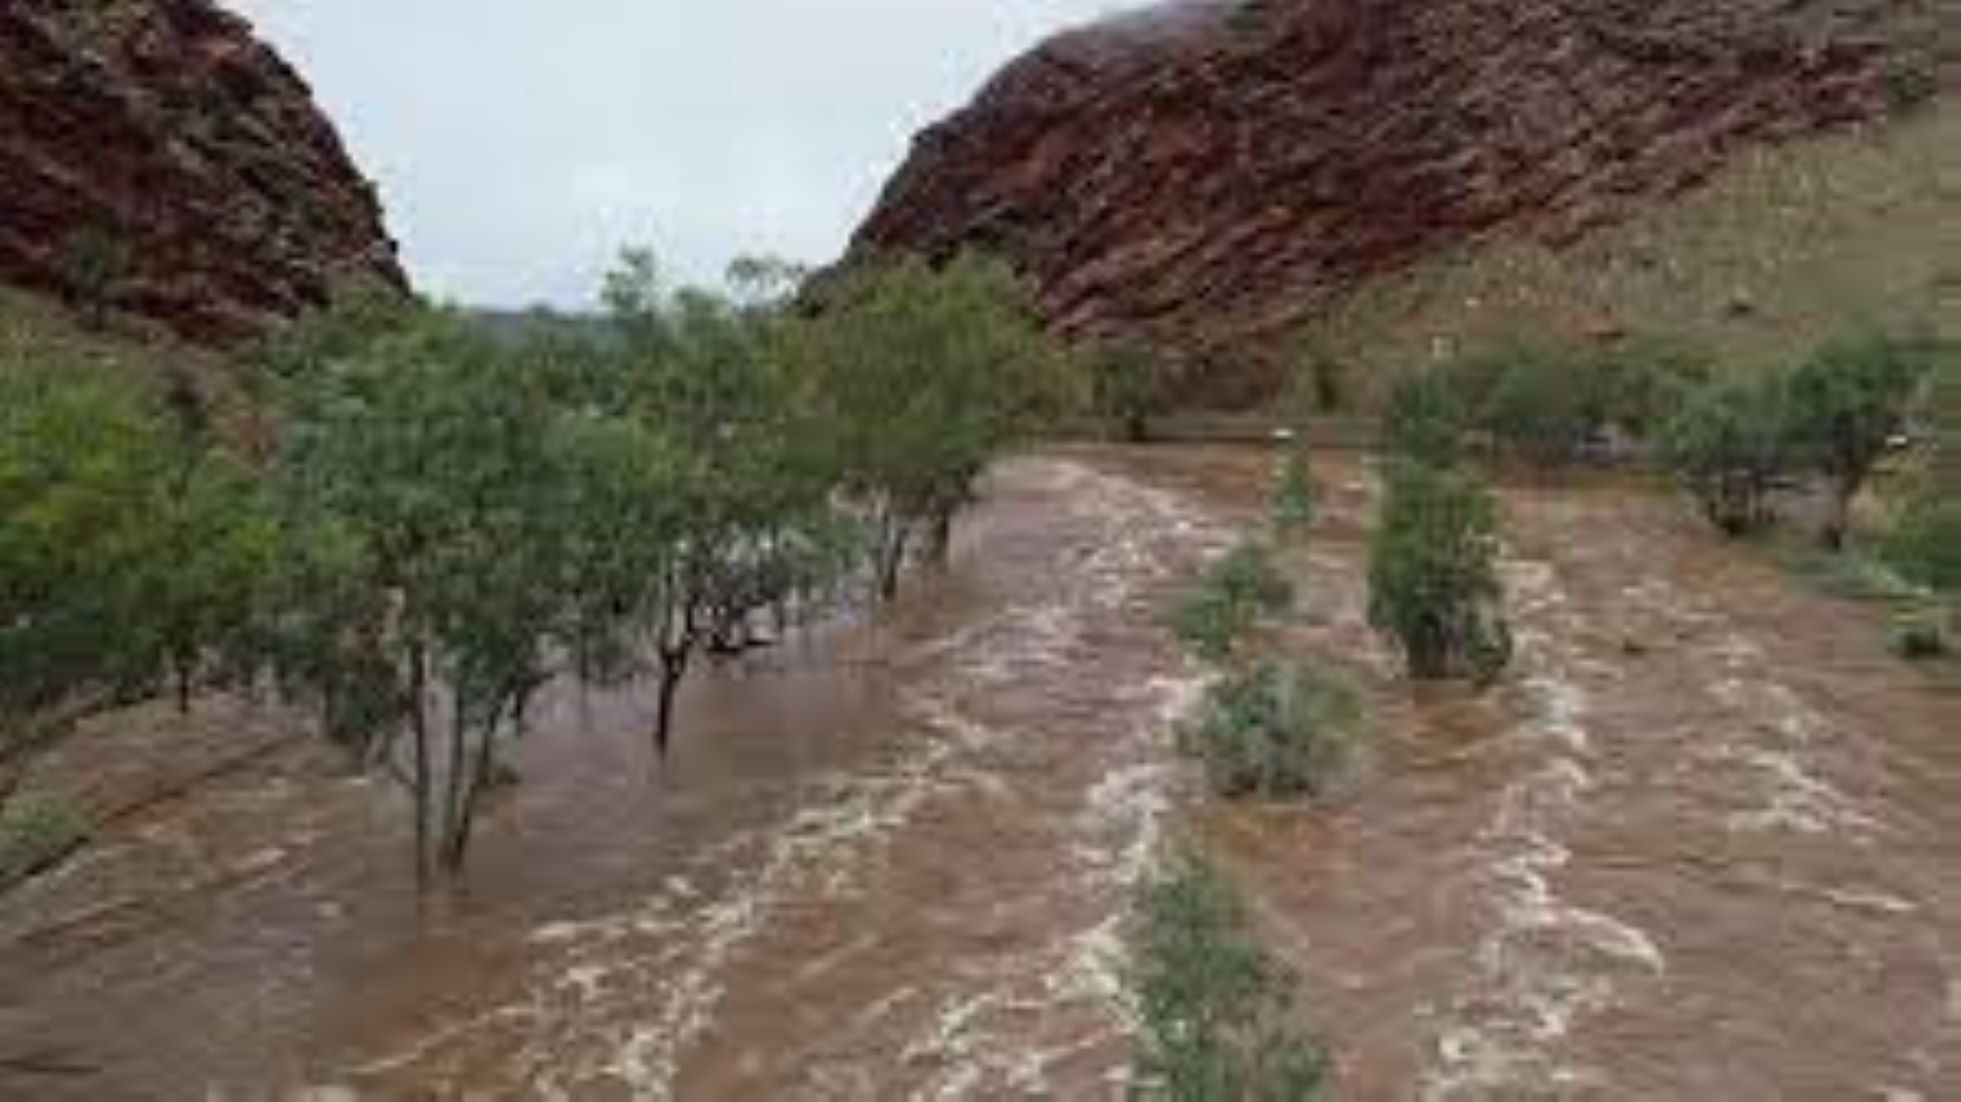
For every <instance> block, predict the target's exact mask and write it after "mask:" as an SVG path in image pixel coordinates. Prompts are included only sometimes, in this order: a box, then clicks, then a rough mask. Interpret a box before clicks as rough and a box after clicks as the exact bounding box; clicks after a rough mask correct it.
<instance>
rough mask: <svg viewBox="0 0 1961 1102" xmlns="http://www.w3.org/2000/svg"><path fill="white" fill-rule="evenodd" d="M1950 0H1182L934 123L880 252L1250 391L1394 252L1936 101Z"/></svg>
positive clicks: (1049, 48) (1636, 197) (892, 192)
mask: <svg viewBox="0 0 1961 1102" xmlns="http://www.w3.org/2000/svg"><path fill="white" fill-rule="evenodd" d="M1940 2H1941V0H1796V2H1789V0H1724V2H1722V3H1710V2H1708V0H1247V2H1238V3H1235V2H1207V0H1189V2H1184V3H1173V4H1166V5H1159V6H1156V7H1152V8H1148V9H1145V10H1143V11H1141V12H1139V13H1136V14H1132V15H1127V16H1123V17H1119V18H1115V19H1112V20H1108V21H1106V22H1104V23H1101V24H1098V25H1095V26H1092V27H1089V28H1087V29H1084V30H1080V31H1076V32H1072V33H1069V34H1066V35H1063V36H1061V37H1059V38H1056V39H1054V40H1052V41H1050V42H1048V43H1046V44H1044V45H1043V46H1041V47H1040V48H1039V49H1037V50H1035V51H1034V52H1033V53H1032V54H1030V55H1028V56H1026V57H1024V58H1022V59H1020V60H1018V61H1016V62H1015V63H1013V64H1012V65H1010V66H1009V67H1008V68H1007V69H1006V70H1005V71H1004V72H1002V73H1001V74H1000V75H999V76H997V77H996V78H995V79H994V80H993V81H992V82H991V83H989V84H988V85H987V87H986V88H984V89H983V90H982V91H981V93H980V94H979V96H978V98H977V99H976V100H975V101H974V102H973V103H972V104H971V105H970V106H969V107H967V108H966V109H965V110H963V111H961V112H959V113H958V114H957V115H955V116H954V117H952V118H951V119H949V120H947V121H945V122H944V123H942V124H940V125H938V126H935V127H933V128H932V129H930V130H928V131H927V132H925V133H924V134H922V135H921V136H920V137H919V138H918V139H917V141H916V144H915V148H914V150H913V154H912V157H911V159H910V160H909V162H908V163H907V164H906V165H905V166H904V168H903V169H902V170H901V171H900V173H899V174H898V176H897V177H896V178H895V179H894V180H892V181H891V183H890V184H889V185H888V187H887V190H886V192H885V195H884V196H883V198H882V200H881V202H880V203H879V205H878V207H877V209H876V210H875V211H874V213H873V214H872V216H871V217H870V219H869V220H868V221H867V222H866V223H865V225H864V226H863V227H862V228H861V229H860V231H859V234H858V237H857V241H856V245H855V248H856V250H857V251H858V252H859V253H861V254H862V253H865V252H871V251H878V250H886V249H912V250H920V251H925V252H927V253H930V254H933V255H944V254H946V253H948V252H950V251H952V250H955V249H957V248H959V247H961V246H965V245H974V246H980V247H984V248H987V249H990V250H994V251H997V252H999V253H1002V254H1004V255H1006V256H1007V257H1009V258H1010V259H1012V260H1014V261H1015V262H1016V263H1017V264H1019V265H1020V266H1021V267H1022V268H1023V269H1024V270H1025V271H1027V272H1028V273H1030V274H1031V275H1032V277H1033V279H1034V281H1035V283H1036V285H1037V287H1038V289H1039V293H1040V299H1041V306H1042V309H1043V311H1044V312H1045V313H1046V315H1047V316H1048V317H1049V318H1050V320H1052V321H1053V322H1054V323H1055V324H1056V326H1057V327H1058V328H1059V329H1060V330H1062V331H1063V332H1064V333H1066V334H1071V335H1100V334H1107V333H1131V334H1140V333H1141V334H1143V335H1145V336H1147V337H1149V338H1150V339H1152V340H1153V341H1154V342H1155V343H1157V344H1158V345H1160V346H1161V347H1165V348H1169V349H1172V350H1175V352H1176V353H1177V355H1176V360H1177V367H1178V374H1179V376H1180V379H1181V385H1180V386H1179V387H1178V388H1177V389H1178V395H1177V396H1178V397H1181V398H1183V399H1185V400H1187V401H1192V400H1197V401H1203V402H1206V403H1211V404H1221V405H1232V404H1240V403H1244V402H1249V401H1254V400H1257V399H1258V398H1259V397H1261V396H1262V394H1263V393H1264V392H1265V391H1267V390H1270V389H1271V387H1272V385H1273V383H1274V381H1275V380H1276V378H1277V377H1278V372H1277V369H1276V364H1277V362H1278V356H1279V350H1280V349H1281V348H1282V347H1283V345H1285V344H1286V343H1287V342H1288V341H1289V340H1291V339H1292V335H1293V334H1295V333H1297V332H1298V331H1299V329H1300V328H1301V326H1302V325H1303V324H1304V323H1305V322H1306V321H1307V320H1308V319H1310V318H1312V317H1314V316H1316V315H1317V314H1318V313H1319V312H1321V311H1322V310H1324V309H1326V308H1327V307H1328V306H1329V305H1330V304H1331V303H1332V302H1333V301H1335V300H1337V299H1339V298H1340V297H1342V296H1344V295H1346V294H1348V293H1350V292H1352V291H1354V290H1355V289H1356V288H1358V287H1360V286H1361V285H1363V284H1364V283H1365V282H1367V281H1369V280H1370V279H1371V278H1372V277H1374V276H1377V275H1379V274H1382V273H1385V272H1391V271H1399V270H1402V269H1405V268H1407V267H1408V266H1410V265H1412V264H1413V263H1415V262H1417V261H1419V260H1421V259H1423V258H1426V257H1434V256H1437V255H1439V254H1442V253H1446V252H1449V251H1451V250H1453V249H1454V248H1457V247H1461V246H1467V245H1473V244H1476V243H1478V242H1483V241H1487V240H1491V239H1493V238H1495V237H1500V236H1502V237H1506V238H1510V239H1518V238H1521V237H1522V238H1528V239H1531V240H1534V241H1536V242H1539V243H1542V244H1544V245H1546V246H1548V247H1551V248H1554V249H1559V248H1564V247H1566V246H1568V245H1570V244H1572V243H1574V242H1577V241H1579V240H1581V239H1583V238H1586V237H1588V236H1589V235H1591V234H1592V233H1593V232H1594V231H1595V230H1597V229H1599V228H1601V227H1603V226H1608V225H1613V224H1616V223H1618V222H1621V221H1623V220H1625V219H1626V218H1627V217H1629V216H1630V214H1631V213H1633V212H1635V211H1638V210H1640V209H1641V208H1643V207H1646V206H1651V205H1653V204H1655V203H1656V202H1657V201H1660V200H1666V199H1671V198H1673V197H1676V196H1679V195H1682V194H1683V193H1685V192H1688V191H1690V190H1692V189H1696V188H1697V187H1698V186H1699V185H1701V184H1703V183H1704V182H1705V181H1707V180H1709V179H1710V178H1711V177H1712V176H1713V175H1715V174H1716V173H1717V172H1718V171H1719V170H1720V169H1722V168H1723V167H1724V166H1725V165H1726V163H1728V162H1730V161H1732V160H1733V159H1735V158H1736V157H1738V155H1739V154H1740V153H1742V152H1744V151H1746V150H1749V149H1752V148H1762V147H1764V146H1767V145H1772V144H1781V143H1787V142H1790V141H1792V140H1793V139H1798V138H1802V137H1807V136H1811V135H1816V134H1821V133H1824V132H1828V131H1838V130H1846V129H1848V128H1856V127H1857V126H1858V124H1861V123H1865V122H1869V121H1873V120H1879V119H1883V118H1887V117H1890V116H1892V115H1894V114H1898V113H1904V112H1908V111H1912V110H1915V109H1916V108H1918V107H1920V106H1924V105H1925V104H1926V103H1928V102H1929V101H1931V100H1934V99H1936V98H1937V97H1938V96H1939V94H1940V88H1939V83H1938V82H1939V79H1940V77H1939V74H1940V73H1941V71H1942V66H1941V65H1940V64H1938V63H1937V61H1938V59H1937V57H1936V55H1935V49H1936V47H1935V43H1936V42H1937V41H1938V39H1937V35H1936V31H1935V23H1936V20H1937V19H1938V18H1939V13H1938V8H1939V5H1940ZM1950 71H1951V69H1950ZM1283 338H1284V339H1283Z"/></svg>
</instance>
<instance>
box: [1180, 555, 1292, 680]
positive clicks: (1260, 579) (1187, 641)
mask: <svg viewBox="0 0 1961 1102" xmlns="http://www.w3.org/2000/svg"><path fill="white" fill-rule="evenodd" d="M1293 601H1294V587H1293V586H1292V584H1290V583H1289V582H1288V581H1287V579H1286V578H1285V577H1282V576H1281V574H1280V571H1279V570H1278V569H1277V568H1276V567H1275V566H1274V565H1273V556H1272V554H1271V553H1270V552H1269V551H1268V550H1267V549H1266V547H1265V546H1263V545H1261V544H1259V543H1255V542H1252V541H1250V540H1249V541H1246V542H1244V543H1241V544H1240V545H1239V546H1238V547H1235V548H1234V549H1233V550H1232V551H1231V552H1230V553H1228V554H1227V555H1226V556H1225V557H1224V558H1222V559H1220V560H1219V561H1218V562H1216V563H1214V564H1213V565H1212V567H1211V569H1209V570H1207V571H1206V572H1205V575H1204V577H1202V578H1201V579H1200V580H1199V583H1198V586H1197V588H1195V589H1194V590H1192V591H1191V593H1189V594H1187V595H1186V596H1185V597H1184V599H1182V600H1180V601H1179V602H1178V603H1177V604H1176V605H1175V606H1174V607H1173V608H1172V610H1171V614H1170V616H1169V622H1170V627H1171V631H1172V633H1173V634H1174V635H1176V636H1177V637H1178V641H1179V642H1180V643H1183V644H1184V646H1185V648H1186V649H1187V650H1189V651H1190V652H1191V653H1192V655H1193V656H1194V657H1196V658H1199V659H1202V660H1203V661H1206V662H1223V661H1225V660H1227V659H1229V658H1231V657H1232V655H1233V653H1234V652H1235V651H1236V650H1237V649H1238V647H1239V643H1240V639H1241V637H1242V636H1243V635H1244V634H1245V633H1246V631H1247V630H1248V629H1250V628H1251V627H1252V626H1253V625H1254V624H1255V623H1257V622H1258V621H1259V620H1260V619H1261V617H1264V616H1270V615H1276V614H1278V613H1280V612H1283V611H1285V610H1286V609H1287V608H1288V606H1290V605H1292V604H1293Z"/></svg>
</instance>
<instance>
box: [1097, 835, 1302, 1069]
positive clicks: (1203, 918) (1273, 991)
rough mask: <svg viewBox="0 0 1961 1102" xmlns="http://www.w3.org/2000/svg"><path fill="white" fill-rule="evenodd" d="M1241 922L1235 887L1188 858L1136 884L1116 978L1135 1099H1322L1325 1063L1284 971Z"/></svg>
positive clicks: (1243, 916)
mask: <svg viewBox="0 0 1961 1102" xmlns="http://www.w3.org/2000/svg"><path fill="white" fill-rule="evenodd" d="M1247 927H1248V924H1247V920H1246V908H1245V904H1244V903H1242V902H1241V900H1240V899H1239V896H1238V894H1237V893H1236V892H1235V891H1234V890H1233V886H1232V884H1231V883H1230V882H1229V881H1227V880H1226V878H1225V877H1224V876H1223V875H1221V874H1220V873H1219V872H1218V871H1217V870H1215V869H1213V868H1212V867H1211V866H1210V865H1208V864H1206V863H1204V862H1202V861H1199V860H1196V859H1186V860H1184V861H1183V862H1181V863H1180V864H1179V865H1178V866H1176V867H1174V868H1173V869H1171V870H1170V871H1168V872H1166V873H1165V874H1163V875H1162V876H1160V877H1158V878H1156V879H1154V880H1152V881H1151V882H1150V883H1148V884H1146V885H1145V887H1144V889H1143V890H1142V892H1141V894H1140V895H1139V897H1138V900H1137V903H1136V905H1135V908H1134V911H1133V913H1132V916H1131V921H1130V928H1129V930H1128V935H1129V936H1128V941H1129V945H1130V949H1131V961H1132V963H1131V966H1130V968H1129V970H1128V971H1127V973H1126V975H1125V977H1124V980H1125V988H1126V994H1127V997H1128V1000H1129V1002H1130V1004H1131V1009H1132V1012H1133V1013H1134V1014H1135V1016H1136V1019H1137V1024H1138V1028H1139V1038H1138V1042H1139V1051H1138V1054H1137V1059H1136V1065H1135V1082H1134V1085H1133V1088H1132V1094H1133V1097H1137V1098H1148V1099H1170V1100H1175V1102H1248V1100H1262V1102H1264V1100H1272V1102H1282V1100H1287V1102H1302V1100H1311V1099H1315V1098H1319V1097H1321V1096H1322V1093H1323V1091H1324V1090H1325V1088H1326V1083H1327V1079H1328V1061H1327V1058H1326V1056H1325V1055H1323V1054H1322V1053H1321V1051H1320V1050H1319V1049H1318V1048H1316V1047H1315V1046H1314V1045H1313V1044H1312V1043H1311V1042H1309V1041H1308V1040H1307V1039H1306V1038H1304V1037H1303V1036H1302V1035H1301V1034H1300V1032H1299V1031H1298V1027H1297V1026H1296V1025H1295V1018H1296V1017H1297V1013H1296V1008H1295V1004H1294V994H1293V981H1292V977H1290V976H1289V975H1288V974H1287V972H1286V971H1285V969H1283V968H1282V967H1281V966H1280V965H1279V964H1278V963H1277V962H1275V961H1274V960H1273V959H1272V958H1271V957H1270V956H1269V955H1268V954H1267V953H1266V952H1265V950H1263V949H1262V948H1261V947H1260V945H1259V944H1258V943H1257V942H1255V941H1254V940H1253V937H1252V935H1251V932H1250V931H1249V930H1248V928H1247Z"/></svg>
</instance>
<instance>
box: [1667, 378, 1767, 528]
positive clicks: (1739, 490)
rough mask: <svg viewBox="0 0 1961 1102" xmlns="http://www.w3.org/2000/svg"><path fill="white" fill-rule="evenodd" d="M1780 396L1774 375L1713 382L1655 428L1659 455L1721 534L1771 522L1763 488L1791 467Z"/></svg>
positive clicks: (1765, 488) (1765, 490) (1762, 525)
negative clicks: (1753, 380) (1757, 378)
mask: <svg viewBox="0 0 1961 1102" xmlns="http://www.w3.org/2000/svg"><path fill="white" fill-rule="evenodd" d="M1784 402H1785V394H1784V388H1783V386H1782V385H1781V381H1779V380H1766V381H1756V382H1731V383H1721V384H1717V385H1715V386H1712V387H1710V388H1709V389H1707V390H1705V391H1704V392H1702V393H1701V394H1699V395H1697V396H1696V397H1695V398H1694V399H1692V400H1690V401H1689V402H1688V403H1687V404H1686V405H1685V406H1683V408H1682V409H1681V410H1680V411H1679V412H1677V413H1676V414H1675V416H1673V417H1671V418H1670V419H1669V420H1668V422H1667V423H1666V424H1665V425H1663V426H1662V429H1661V439H1660V452H1661V458H1662V461H1663V462H1664V463H1666V464H1667V465H1668V467H1669V468H1670V469H1671V470H1673V471H1674V472H1675V475H1676V477H1677V478H1679V479H1680V480H1681V482H1682V484H1683V485H1684V486H1686V487H1687V488H1688V490H1689V492H1690V493H1692V494H1694V495H1695V498H1696V500H1697V502H1699V503H1700V504H1701V506H1702V511H1703V514H1704V515H1705V516H1707V517H1708V518H1709V521H1710V523H1712V524H1714V525H1716V527H1718V528H1720V529H1721V530H1722V531H1723V532H1724V533H1725V534H1727V535H1730V536H1742V535H1745V534H1748V533H1750V532H1753V531H1756V530H1758V529H1761V528H1763V527H1764V526H1766V525H1768V524H1769V523H1770V522H1771V520H1772V517H1773V514H1772V511H1771V494H1772V493H1773V492H1774V491H1775V490H1776V489H1777V488H1778V486H1779V485H1780V484H1781V482H1782V481H1783V480H1784V479H1785V478H1786V477H1787V475H1788V474H1789V472H1790V469H1791V466H1792V462H1791V455H1790V447H1789V443H1788V441H1789V433H1788V431H1787V430H1786V427H1785V418H1784Z"/></svg>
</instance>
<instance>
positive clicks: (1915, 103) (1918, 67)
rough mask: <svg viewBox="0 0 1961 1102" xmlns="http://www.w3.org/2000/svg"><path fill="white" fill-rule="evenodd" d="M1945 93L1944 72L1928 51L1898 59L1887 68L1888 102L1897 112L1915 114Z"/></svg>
mask: <svg viewBox="0 0 1961 1102" xmlns="http://www.w3.org/2000/svg"><path fill="white" fill-rule="evenodd" d="M1940 92H1941V81H1940V72H1939V69H1938V67H1937V65H1936V63H1935V61H1934V60H1933V59H1932V58H1930V57H1927V56H1925V55H1924V54H1906V55H1902V56H1900V57H1897V58H1894V59H1893V61H1892V63H1891V64H1889V65H1888V66H1887V69H1886V102H1887V106H1888V107H1890V108H1891V109H1892V111H1893V113H1894V114H1896V115H1908V114H1912V113H1914V112H1916V111H1918V110H1920V109H1921V108H1922V107H1925V106H1926V105H1927V104H1929V103H1931V102H1933V101H1934V99H1935V98H1936V97H1938V96H1939V95H1940Z"/></svg>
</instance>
